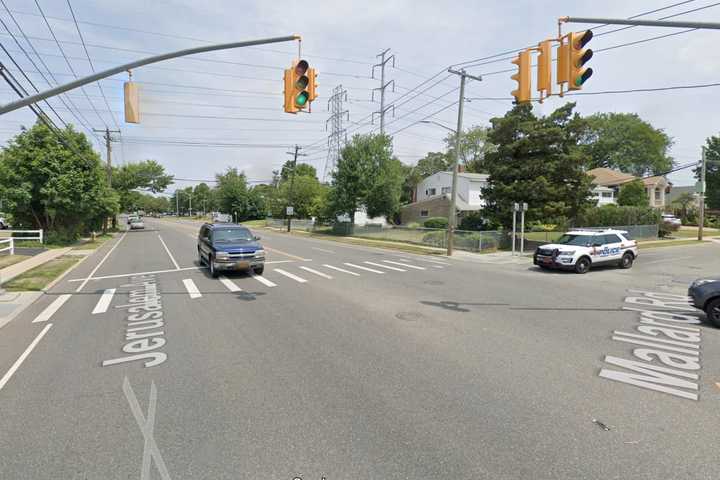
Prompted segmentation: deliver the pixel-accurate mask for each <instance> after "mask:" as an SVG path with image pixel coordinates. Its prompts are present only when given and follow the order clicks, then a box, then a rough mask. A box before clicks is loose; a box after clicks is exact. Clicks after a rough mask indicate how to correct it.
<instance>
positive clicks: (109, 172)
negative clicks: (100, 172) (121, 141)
mask: <svg viewBox="0 0 720 480" xmlns="http://www.w3.org/2000/svg"><path fill="white" fill-rule="evenodd" d="M93 132H97V133H102V134H103V139H104V140H105V149H106V151H107V167H106V168H107V176H108V185H110V186H111V187H112V160H111V158H112V142H116V141H117V140H115V139H114V138H112V137H111V136H110V134H111V133H117V134H118V135H119V134H120V133H121V132H120V130H110V129H109V128H105V130H98V129H96V128H93Z"/></svg>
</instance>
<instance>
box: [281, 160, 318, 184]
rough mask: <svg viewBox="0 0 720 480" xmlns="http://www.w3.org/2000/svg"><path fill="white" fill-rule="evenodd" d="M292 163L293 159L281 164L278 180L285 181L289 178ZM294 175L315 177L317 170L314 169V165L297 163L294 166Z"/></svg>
mask: <svg viewBox="0 0 720 480" xmlns="http://www.w3.org/2000/svg"><path fill="white" fill-rule="evenodd" d="M293 163H294V161H293V160H288V161H287V162H285V163H284V164H283V166H282V170H280V181H286V180H289V179H290V175H291V174H292V171H293ZM295 176H296V177H313V178H317V170H315V167H313V166H312V165H310V164H307V163H298V164H297V166H296V167H295Z"/></svg>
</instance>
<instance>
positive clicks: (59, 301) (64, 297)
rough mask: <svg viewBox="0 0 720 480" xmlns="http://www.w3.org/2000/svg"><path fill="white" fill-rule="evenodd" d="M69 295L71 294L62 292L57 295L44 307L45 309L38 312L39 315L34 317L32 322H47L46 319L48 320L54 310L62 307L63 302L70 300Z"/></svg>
mask: <svg viewBox="0 0 720 480" xmlns="http://www.w3.org/2000/svg"><path fill="white" fill-rule="evenodd" d="M70 297H72V295H71V294H69V293H64V294H62V295H60V296H59V297H57V298H56V299H55V301H53V302H52V303H51V304H50V305H48V306H47V307H46V308H45V310H43V311H42V312H40V315H38V316H37V317H35V320H33V321H32V323H39V322H47V321H48V320H50V317H52V316H53V315H54V314H55V312H57V311H58V310H60V307H62V306H63V304H64V303H65V302H67V301H68V300H70Z"/></svg>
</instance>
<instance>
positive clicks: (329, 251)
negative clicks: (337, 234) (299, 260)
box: [310, 247, 335, 253]
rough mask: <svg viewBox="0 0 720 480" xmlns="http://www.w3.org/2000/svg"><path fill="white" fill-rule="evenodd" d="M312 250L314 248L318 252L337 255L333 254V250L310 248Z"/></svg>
mask: <svg viewBox="0 0 720 480" xmlns="http://www.w3.org/2000/svg"><path fill="white" fill-rule="evenodd" d="M310 248H312V249H313V250H317V251H319V252H325V253H335V252H333V251H332V250H325V249H324V248H320V247H310Z"/></svg>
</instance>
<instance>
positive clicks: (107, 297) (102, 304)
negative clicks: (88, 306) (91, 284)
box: [92, 288, 115, 315]
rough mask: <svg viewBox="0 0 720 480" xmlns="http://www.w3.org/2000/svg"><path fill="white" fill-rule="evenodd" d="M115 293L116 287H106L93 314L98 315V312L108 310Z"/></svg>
mask: <svg viewBox="0 0 720 480" xmlns="http://www.w3.org/2000/svg"><path fill="white" fill-rule="evenodd" d="M113 295H115V289H114V288H108V289H106V290H105V291H104V292H103V294H102V296H101V297H100V300H98V303H97V305H95V308H93V311H92V314H93V315H97V314H98V313H105V312H107V310H108V307H109V306H110V302H112V298H113Z"/></svg>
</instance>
